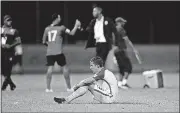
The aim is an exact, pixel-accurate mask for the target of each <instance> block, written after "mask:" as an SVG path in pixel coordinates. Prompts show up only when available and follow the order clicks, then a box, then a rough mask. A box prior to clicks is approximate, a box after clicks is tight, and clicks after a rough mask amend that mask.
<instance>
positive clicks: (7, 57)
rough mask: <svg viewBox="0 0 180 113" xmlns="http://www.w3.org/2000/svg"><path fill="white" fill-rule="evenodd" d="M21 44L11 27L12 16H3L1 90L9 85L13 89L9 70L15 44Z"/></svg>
mask: <svg viewBox="0 0 180 113" xmlns="http://www.w3.org/2000/svg"><path fill="white" fill-rule="evenodd" d="M19 44H21V38H20V37H19V33H18V31H17V30H16V29H14V28H12V18H11V16H10V15H5V16H4V25H3V26H2V28H1V72H2V75H4V78H5V80H4V82H3V84H2V88H1V89H2V91H4V90H6V88H7V86H8V85H10V89H11V90H14V89H15V88H16V85H15V84H14V82H13V81H12V79H11V71H12V66H13V60H14V55H15V46H17V45H19Z"/></svg>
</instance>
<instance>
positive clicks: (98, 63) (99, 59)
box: [90, 56, 104, 67]
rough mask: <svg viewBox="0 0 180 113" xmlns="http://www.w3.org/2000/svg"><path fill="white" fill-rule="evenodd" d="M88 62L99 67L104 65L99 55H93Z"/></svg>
mask: <svg viewBox="0 0 180 113" xmlns="http://www.w3.org/2000/svg"><path fill="white" fill-rule="evenodd" d="M90 62H93V63H94V64H95V65H98V66H99V67H103V66H104V62H103V60H102V58H101V57H99V56H95V57H93V58H92V59H91V60H90Z"/></svg>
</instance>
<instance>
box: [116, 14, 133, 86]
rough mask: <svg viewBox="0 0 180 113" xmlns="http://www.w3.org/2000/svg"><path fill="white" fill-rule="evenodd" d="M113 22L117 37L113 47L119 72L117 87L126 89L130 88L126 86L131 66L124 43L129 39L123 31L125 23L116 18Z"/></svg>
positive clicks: (123, 20) (121, 19)
mask: <svg viewBox="0 0 180 113" xmlns="http://www.w3.org/2000/svg"><path fill="white" fill-rule="evenodd" d="M115 22H116V29H117V32H118V36H117V37H115V46H116V47H117V48H116V49H115V51H114V55H115V58H116V61H117V64H118V67H119V72H120V75H119V81H118V87H120V88H123V89H128V88H130V86H129V85H128V84H127V80H128V77H129V74H131V73H132V64H131V61H130V59H129V58H128V55H127V51H126V49H127V46H126V41H129V38H128V36H127V34H126V31H125V30H124V25H125V23H126V22H127V21H126V20H125V19H123V18H121V17H117V18H116V19H115Z"/></svg>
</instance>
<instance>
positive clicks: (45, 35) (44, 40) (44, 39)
mask: <svg viewBox="0 0 180 113" xmlns="http://www.w3.org/2000/svg"><path fill="white" fill-rule="evenodd" d="M46 38H47V28H46V29H45V30H44V34H43V40H42V43H45V42H46Z"/></svg>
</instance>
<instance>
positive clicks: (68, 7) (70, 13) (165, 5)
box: [1, 1, 180, 44]
mask: <svg viewBox="0 0 180 113" xmlns="http://www.w3.org/2000/svg"><path fill="white" fill-rule="evenodd" d="M93 3H97V4H98V5H101V6H102V8H103V9H104V15H105V16H108V17H110V18H112V19H115V18H116V17H117V16H121V17H123V18H125V19H126V20H127V21H128V22H127V24H126V26H125V29H126V30H127V33H128V36H129V38H130V39H131V40H132V41H133V42H134V43H138V44H175V43H176V44H177V43H179V37H180V36H179V33H178V32H177V31H178V30H177V29H178V28H177V27H178V25H177V21H178V18H179V14H180V12H179V10H178V6H180V4H179V3H180V2H168V1H166V2H157V1H151V2H150V1H149V2H145V1H144V2H143V1H139V2H137V1H136V2H135V1H131V2H130V1H127V2H125V1H103V2H89V1H87V2H85V1H76V2H75V1H66V2H63V1H54V2H53V1H51V2H50V1H40V2H39V1H29V2H25V1H19V2H18V1H16V2H15V1H13V2H10V1H2V2H1V11H2V13H1V22H3V21H2V19H3V16H4V15H5V14H10V15H11V16H12V18H13V27H14V28H17V29H18V30H19V32H20V35H21V37H22V41H23V43H40V42H41V39H42V35H43V32H44V29H45V27H46V26H48V25H49V24H50V23H51V15H52V14H53V13H55V12H57V13H59V14H61V16H62V17H63V23H64V24H65V25H66V26H67V27H68V28H70V29H72V28H73V26H74V22H75V19H77V18H78V19H79V20H80V21H81V22H82V26H83V27H86V26H87V25H88V23H89V22H90V20H91V19H92V4H93ZM78 40H87V33H86V32H78V33H77V34H76V35H75V37H70V36H68V37H67V38H66V39H65V43H75V42H76V41H78Z"/></svg>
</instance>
